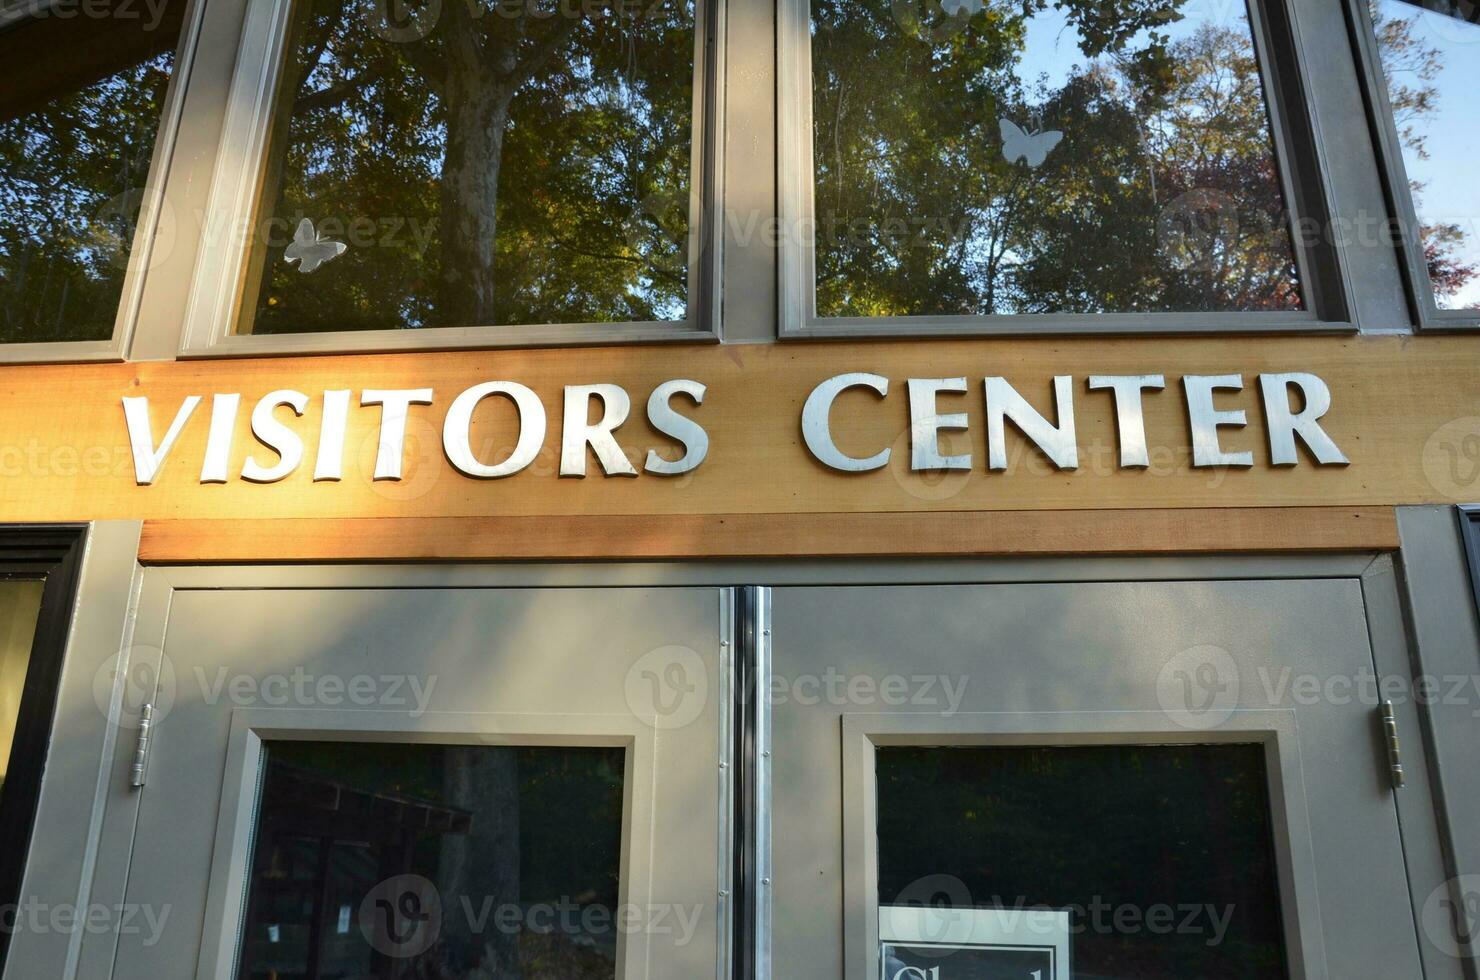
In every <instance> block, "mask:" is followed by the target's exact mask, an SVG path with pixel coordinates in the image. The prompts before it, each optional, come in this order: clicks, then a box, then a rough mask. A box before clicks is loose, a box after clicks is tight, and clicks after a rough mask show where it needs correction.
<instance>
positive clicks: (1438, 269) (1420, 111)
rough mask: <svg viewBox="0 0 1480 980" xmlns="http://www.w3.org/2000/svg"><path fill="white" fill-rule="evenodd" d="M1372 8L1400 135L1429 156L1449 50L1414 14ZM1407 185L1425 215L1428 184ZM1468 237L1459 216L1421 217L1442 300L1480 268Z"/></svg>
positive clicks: (1413, 151) (1427, 259) (1421, 156)
mask: <svg viewBox="0 0 1480 980" xmlns="http://www.w3.org/2000/svg"><path fill="white" fill-rule="evenodd" d="M1369 9H1370V10H1371V12H1372V27H1373V30H1374V32H1375V33H1376V35H1377V50H1378V53H1379V56H1380V59H1381V61H1382V72H1383V75H1384V77H1385V78H1386V80H1387V94H1388V104H1389V105H1390V106H1392V110H1393V122H1394V124H1395V125H1396V127H1397V130H1398V139H1399V141H1400V142H1401V143H1402V144H1403V146H1404V148H1405V149H1406V151H1407V153H1408V154H1409V155H1410V156H1411V157H1412V158H1414V159H1417V160H1427V159H1429V148H1428V133H1427V126H1428V124H1429V123H1430V122H1431V121H1432V120H1433V118H1434V116H1435V114H1436V113H1437V112H1438V109H1439V98H1440V92H1439V87H1438V85H1437V84H1436V82H1437V80H1438V78H1439V74H1440V72H1441V71H1442V70H1443V68H1444V61H1443V59H1444V54H1443V52H1442V51H1440V50H1439V49H1438V48H1436V47H1434V46H1432V45H1429V44H1426V43H1424V41H1423V40H1422V39H1421V38H1420V37H1419V36H1418V35H1417V34H1415V33H1414V29H1413V28H1414V21H1413V20H1411V19H1408V18H1405V17H1401V16H1389V14H1388V13H1387V11H1386V10H1385V8H1384V5H1383V4H1382V3H1376V2H1374V3H1372V4H1371V5H1370V8H1369ZM1408 187H1409V191H1410V193H1412V195H1413V208H1414V211H1416V212H1418V213H1419V214H1420V215H1421V214H1422V213H1423V205H1422V195H1423V191H1424V184H1423V183H1422V182H1421V181H1418V180H1414V179H1411V178H1410V179H1409V181H1408ZM1467 237H1468V236H1467V235H1466V233H1465V230H1464V229H1463V228H1462V227H1460V226H1459V225H1458V224H1455V223H1454V222H1444V221H1440V222H1431V221H1425V220H1423V219H1422V218H1420V219H1419V227H1418V240H1419V242H1420V244H1421V245H1422V247H1423V257H1424V264H1425V266H1426V267H1427V269H1428V274H1429V282H1430V283H1432V285H1433V289H1434V295H1435V296H1436V297H1437V298H1438V299H1439V300H1441V301H1443V300H1445V299H1448V298H1450V297H1453V296H1454V295H1455V294H1457V293H1458V292H1459V291H1460V290H1462V289H1464V288H1465V286H1467V285H1468V284H1469V283H1470V281H1471V280H1473V279H1474V278H1475V276H1476V274H1477V273H1480V269H1477V268H1476V266H1475V264H1474V263H1470V262H1466V261H1464V259H1463V258H1462V257H1461V256H1462V254H1463V251H1464V245H1465V242H1466V239H1467Z"/></svg>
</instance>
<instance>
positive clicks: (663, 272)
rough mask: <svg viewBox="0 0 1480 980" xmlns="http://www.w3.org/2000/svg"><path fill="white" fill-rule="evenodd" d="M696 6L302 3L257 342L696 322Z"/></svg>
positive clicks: (264, 226)
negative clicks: (290, 336)
mask: <svg viewBox="0 0 1480 980" xmlns="http://www.w3.org/2000/svg"><path fill="white" fill-rule="evenodd" d="M695 23H696V16H695V6H694V3H693V2H692V0H645V2H642V3H636V2H633V0H585V2H579V3H570V2H568V0H491V2H489V3H483V4H479V3H468V2H463V0H428V2H426V3H424V4H417V3H412V4H409V5H408V4H406V3H403V2H402V0H302V2H300V3H299V4H298V5H297V9H296V15H295V18H294V22H293V25H292V29H291V34H290V37H289V41H288V48H287V51H288V54H287V57H286V59H285V68H284V72H283V76H282V78H281V80H280V85H279V89H280V98H279V103H278V108H277V113H276V123H275V130H274V132H273V134H272V137H271V141H270V144H269V145H270V151H269V154H268V161H267V170H266V174H265V179H264V181H263V186H264V197H263V200H262V202H261V205H260V208H259V212H258V219H257V228H258V234H257V235H256V236H255V238H256V247H255V248H254V249H253V251H252V254H251V256H250V259H249V262H248V276H247V295H246V297H245V304H244V309H243V311H242V315H241V316H240V317H239V319H238V323H237V328H236V329H237V332H238V333H257V334H281V333H304V332H315V331H340V330H391V329H416V328H425V327H470V326H500V325H505V326H507V325H516V324H562V323H569V324H580V323H620V322H657V321H673V320H683V319H684V318H685V317H686V315H687V304H688V281H689V277H688V272H689V199H690V183H691V179H690V178H691V163H692V160H691V157H692V153H693V147H692V145H691V143H692V138H691V136H692V134H691V130H692V126H693V119H694V116H693V84H694V51H695V47H694V45H695V35H694V31H695Z"/></svg>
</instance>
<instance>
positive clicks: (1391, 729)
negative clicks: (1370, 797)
mask: <svg viewBox="0 0 1480 980" xmlns="http://www.w3.org/2000/svg"><path fill="white" fill-rule="evenodd" d="M1382 742H1383V745H1385V746H1386V747H1387V760H1388V775H1389V776H1390V777H1391V778H1392V781H1393V789H1402V788H1403V747H1402V746H1401V745H1400V744H1398V718H1397V715H1395V714H1394V713H1393V702H1391V701H1384V702H1382Z"/></svg>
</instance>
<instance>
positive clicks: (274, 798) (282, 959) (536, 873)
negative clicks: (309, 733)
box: [237, 742, 624, 980]
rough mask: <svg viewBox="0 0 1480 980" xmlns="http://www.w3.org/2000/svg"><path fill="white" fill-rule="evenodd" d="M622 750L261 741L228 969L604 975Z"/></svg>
mask: <svg viewBox="0 0 1480 980" xmlns="http://www.w3.org/2000/svg"><path fill="white" fill-rule="evenodd" d="M623 760H624V756H623V752H622V750H621V749H615V748H613V749H605V748H523V747H521V748H515V747H508V746H451V745H407V744H393V743H385V744H381V743H338V742H273V743H270V744H269V745H268V747H267V761H266V763H265V775H264V780H263V787H262V797H261V804H260V811H259V816H258V826H257V831H256V837H255V842H254V850H253V857H252V879H251V882H250V885H249V889H248V896H247V915H246V925H245V928H244V929H243V933H242V952H241V966H240V969H239V971H238V973H237V976H238V978H240V980H329V978H348V977H354V978H361V980H369V978H374V980H391V978H402V977H408V978H409V977H425V978H437V980H475V978H481V977H488V976H495V977H502V976H517V977H522V978H523V980H597V978H603V980H605V978H615V977H616V975H617V973H616V970H617V968H616V949H617V935H616V932H615V929H614V928H613V925H612V924H613V923H614V922H616V921H617V919H616V912H617V910H618V901H619V894H620V893H619V881H618V875H619V869H620V863H621V853H622V781H623V780H622V767H623Z"/></svg>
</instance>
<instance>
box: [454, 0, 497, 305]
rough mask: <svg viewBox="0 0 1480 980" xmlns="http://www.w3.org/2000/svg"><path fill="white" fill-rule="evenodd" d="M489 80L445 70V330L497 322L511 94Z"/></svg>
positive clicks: (474, 73)
mask: <svg viewBox="0 0 1480 980" xmlns="http://www.w3.org/2000/svg"><path fill="white" fill-rule="evenodd" d="M454 6H456V5H455V4H454ZM491 75H492V72H483V71H471V72H470V71H465V70H460V69H459V68H458V67H457V66H449V72H448V85H447V156H446V158H445V159H444V161H443V163H442V227H441V232H442V284H441V314H442V316H441V320H442V322H443V324H445V325H446V326H455V327H480V326H490V325H492V324H494V323H495V322H496V311H497V307H496V305H495V302H496V298H497V297H496V295H495V289H494V285H495V284H494V268H493V262H494V242H495V239H496V237H497V234H498V182H499V171H500V170H501V169H502V165H503V156H504V130H505V127H506V126H507V125H508V122H509V103H510V102H511V101H512V96H513V93H512V92H511V91H508V90H507V89H506V88H505V87H504V86H501V85H498V84H496V83H495V82H494V80H493V79H492V78H491V77H489V76H491Z"/></svg>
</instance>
